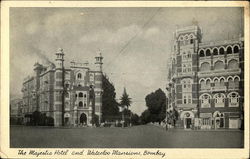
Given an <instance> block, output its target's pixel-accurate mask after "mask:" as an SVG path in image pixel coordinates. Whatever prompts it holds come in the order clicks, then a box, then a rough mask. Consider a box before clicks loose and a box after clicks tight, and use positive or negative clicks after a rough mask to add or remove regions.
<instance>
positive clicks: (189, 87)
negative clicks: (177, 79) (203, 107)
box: [181, 78, 193, 92]
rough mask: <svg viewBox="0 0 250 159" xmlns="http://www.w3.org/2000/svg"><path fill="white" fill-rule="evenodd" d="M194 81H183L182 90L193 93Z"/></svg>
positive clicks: (187, 79) (186, 79)
mask: <svg viewBox="0 0 250 159" xmlns="http://www.w3.org/2000/svg"><path fill="white" fill-rule="evenodd" d="M192 82H193V81H192V79H189V78H185V79H183V80H182V81H181V83H182V89H183V90H184V91H189V92H191V91H192Z"/></svg>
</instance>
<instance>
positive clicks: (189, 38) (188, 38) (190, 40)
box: [178, 34, 195, 45]
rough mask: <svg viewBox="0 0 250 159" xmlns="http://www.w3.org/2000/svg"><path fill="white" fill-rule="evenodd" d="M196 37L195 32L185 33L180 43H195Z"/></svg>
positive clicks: (180, 37)
mask: <svg viewBox="0 0 250 159" xmlns="http://www.w3.org/2000/svg"><path fill="white" fill-rule="evenodd" d="M194 38H195V36H194V34H185V35H180V36H179V38H178V41H179V42H180V45H188V44H193V43H194Z"/></svg>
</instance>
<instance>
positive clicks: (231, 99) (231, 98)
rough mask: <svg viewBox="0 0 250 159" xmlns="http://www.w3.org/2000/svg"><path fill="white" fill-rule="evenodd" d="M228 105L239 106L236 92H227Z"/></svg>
mask: <svg viewBox="0 0 250 159" xmlns="http://www.w3.org/2000/svg"><path fill="white" fill-rule="evenodd" d="M228 99H229V107H238V106H239V95H238V93H237V92H231V93H229V94H228Z"/></svg>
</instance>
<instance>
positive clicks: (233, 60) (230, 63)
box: [227, 59, 239, 69]
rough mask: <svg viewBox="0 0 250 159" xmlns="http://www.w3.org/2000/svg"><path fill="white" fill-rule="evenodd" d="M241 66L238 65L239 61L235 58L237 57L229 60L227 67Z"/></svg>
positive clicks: (235, 67)
mask: <svg viewBox="0 0 250 159" xmlns="http://www.w3.org/2000/svg"><path fill="white" fill-rule="evenodd" d="M238 67H239V66H238V61H237V60H235V59H232V60H230V61H229V62H228V66H227V68H228V69H237V68H238Z"/></svg>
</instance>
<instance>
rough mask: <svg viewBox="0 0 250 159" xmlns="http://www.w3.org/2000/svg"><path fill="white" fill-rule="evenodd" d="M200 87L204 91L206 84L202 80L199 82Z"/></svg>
mask: <svg viewBox="0 0 250 159" xmlns="http://www.w3.org/2000/svg"><path fill="white" fill-rule="evenodd" d="M200 85H201V89H205V87H206V83H205V80H204V79H202V80H201V82H200Z"/></svg>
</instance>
